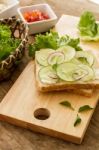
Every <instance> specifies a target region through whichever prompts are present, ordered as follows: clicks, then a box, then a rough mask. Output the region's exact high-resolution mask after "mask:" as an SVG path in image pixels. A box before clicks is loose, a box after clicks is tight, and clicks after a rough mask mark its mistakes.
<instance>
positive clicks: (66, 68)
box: [57, 62, 78, 81]
mask: <svg viewBox="0 0 99 150" xmlns="http://www.w3.org/2000/svg"><path fill="white" fill-rule="evenodd" d="M77 69H78V67H77V65H76V64H73V63H67V62H65V63H63V64H60V65H58V66H57V75H58V76H59V77H60V78H61V79H62V80H64V81H75V79H74V78H73V73H74V72H75V70H77Z"/></svg>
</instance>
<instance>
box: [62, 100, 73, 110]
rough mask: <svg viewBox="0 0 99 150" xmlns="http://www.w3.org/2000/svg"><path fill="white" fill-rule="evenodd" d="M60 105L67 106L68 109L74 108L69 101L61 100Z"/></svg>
mask: <svg viewBox="0 0 99 150" xmlns="http://www.w3.org/2000/svg"><path fill="white" fill-rule="evenodd" d="M60 104H61V105H63V106H65V107H69V108H70V109H72V110H74V108H73V107H72V105H71V103H70V102H69V101H63V102H60Z"/></svg>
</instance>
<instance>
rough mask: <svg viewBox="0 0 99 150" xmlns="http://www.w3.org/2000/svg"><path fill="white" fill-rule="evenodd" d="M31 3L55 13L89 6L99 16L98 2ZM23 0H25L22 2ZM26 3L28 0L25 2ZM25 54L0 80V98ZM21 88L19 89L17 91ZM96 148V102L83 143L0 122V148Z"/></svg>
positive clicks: (98, 119) (98, 117) (75, 11)
mask: <svg viewBox="0 0 99 150" xmlns="http://www.w3.org/2000/svg"><path fill="white" fill-rule="evenodd" d="M31 3H32V4H37V3H48V4H50V5H51V7H52V8H53V10H54V11H55V12H56V14H57V16H58V17H60V16H61V14H69V15H76V16H80V14H81V13H82V11H84V10H91V11H93V12H94V14H95V16H96V18H97V20H99V6H98V5H95V4H93V3H89V1H87V0H69V1H68V0H62V1H60V0H32V2H31ZM21 4H22V5H25V4H24V0H23V1H22V3H21ZM28 4H29V3H28ZM29 60H30V59H29V58H28V56H27V51H26V55H25V57H24V58H23V60H22V63H21V65H20V66H19V67H18V68H16V70H15V72H14V73H13V74H12V77H11V79H10V80H9V81H6V82H2V83H0V101H2V99H3V97H4V96H5V95H6V93H7V92H8V90H9V89H10V88H11V86H12V85H13V83H14V82H15V81H16V79H17V78H18V76H19V75H20V73H21V72H22V70H23V69H24V67H25V66H26V64H27V63H28V62H29ZM20 92H21V91H20ZM46 149H47V150H52V149H53V150H99V105H98V106H97V108H96V110H95V113H94V115H93V119H92V121H91V124H90V126H89V128H88V130H87V133H86V136H85V139H84V141H83V143H82V145H80V146H78V145H75V144H72V143H68V142H64V141H62V140H58V139H56V138H51V137H49V136H44V135H42V134H37V133H33V132H31V131H28V130H25V129H22V128H19V127H15V126H12V125H10V124H7V123H4V122H3V123H2V122H0V150H46Z"/></svg>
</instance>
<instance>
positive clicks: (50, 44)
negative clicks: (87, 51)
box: [29, 31, 82, 57]
mask: <svg viewBox="0 0 99 150" xmlns="http://www.w3.org/2000/svg"><path fill="white" fill-rule="evenodd" d="M79 42H80V40H79V38H77V39H72V38H70V37H69V36H68V35H64V36H62V37H60V36H59V35H58V33H57V32H53V31H50V32H49V33H48V32H47V33H45V34H38V35H36V37H35V42H34V43H33V44H30V45H29V56H30V57H34V56H35V51H38V50H40V49H42V48H51V49H55V50H56V49H58V48H59V47H61V46H66V45H69V46H72V47H73V48H75V50H77V51H79V50H82V49H81V48H80V46H79Z"/></svg>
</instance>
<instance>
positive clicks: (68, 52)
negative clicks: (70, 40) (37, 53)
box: [57, 46, 76, 62]
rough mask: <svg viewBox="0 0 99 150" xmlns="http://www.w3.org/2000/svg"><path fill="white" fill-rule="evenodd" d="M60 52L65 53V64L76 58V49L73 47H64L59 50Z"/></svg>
mask: <svg viewBox="0 0 99 150" xmlns="http://www.w3.org/2000/svg"><path fill="white" fill-rule="evenodd" d="M57 51H59V52H63V53H64V55H65V60H64V61H65V62H68V61H70V60H71V59H72V58H73V57H74V56H75V53H76V52H75V49H74V48H73V47H71V46H63V47H60V48H58V49H57Z"/></svg>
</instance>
